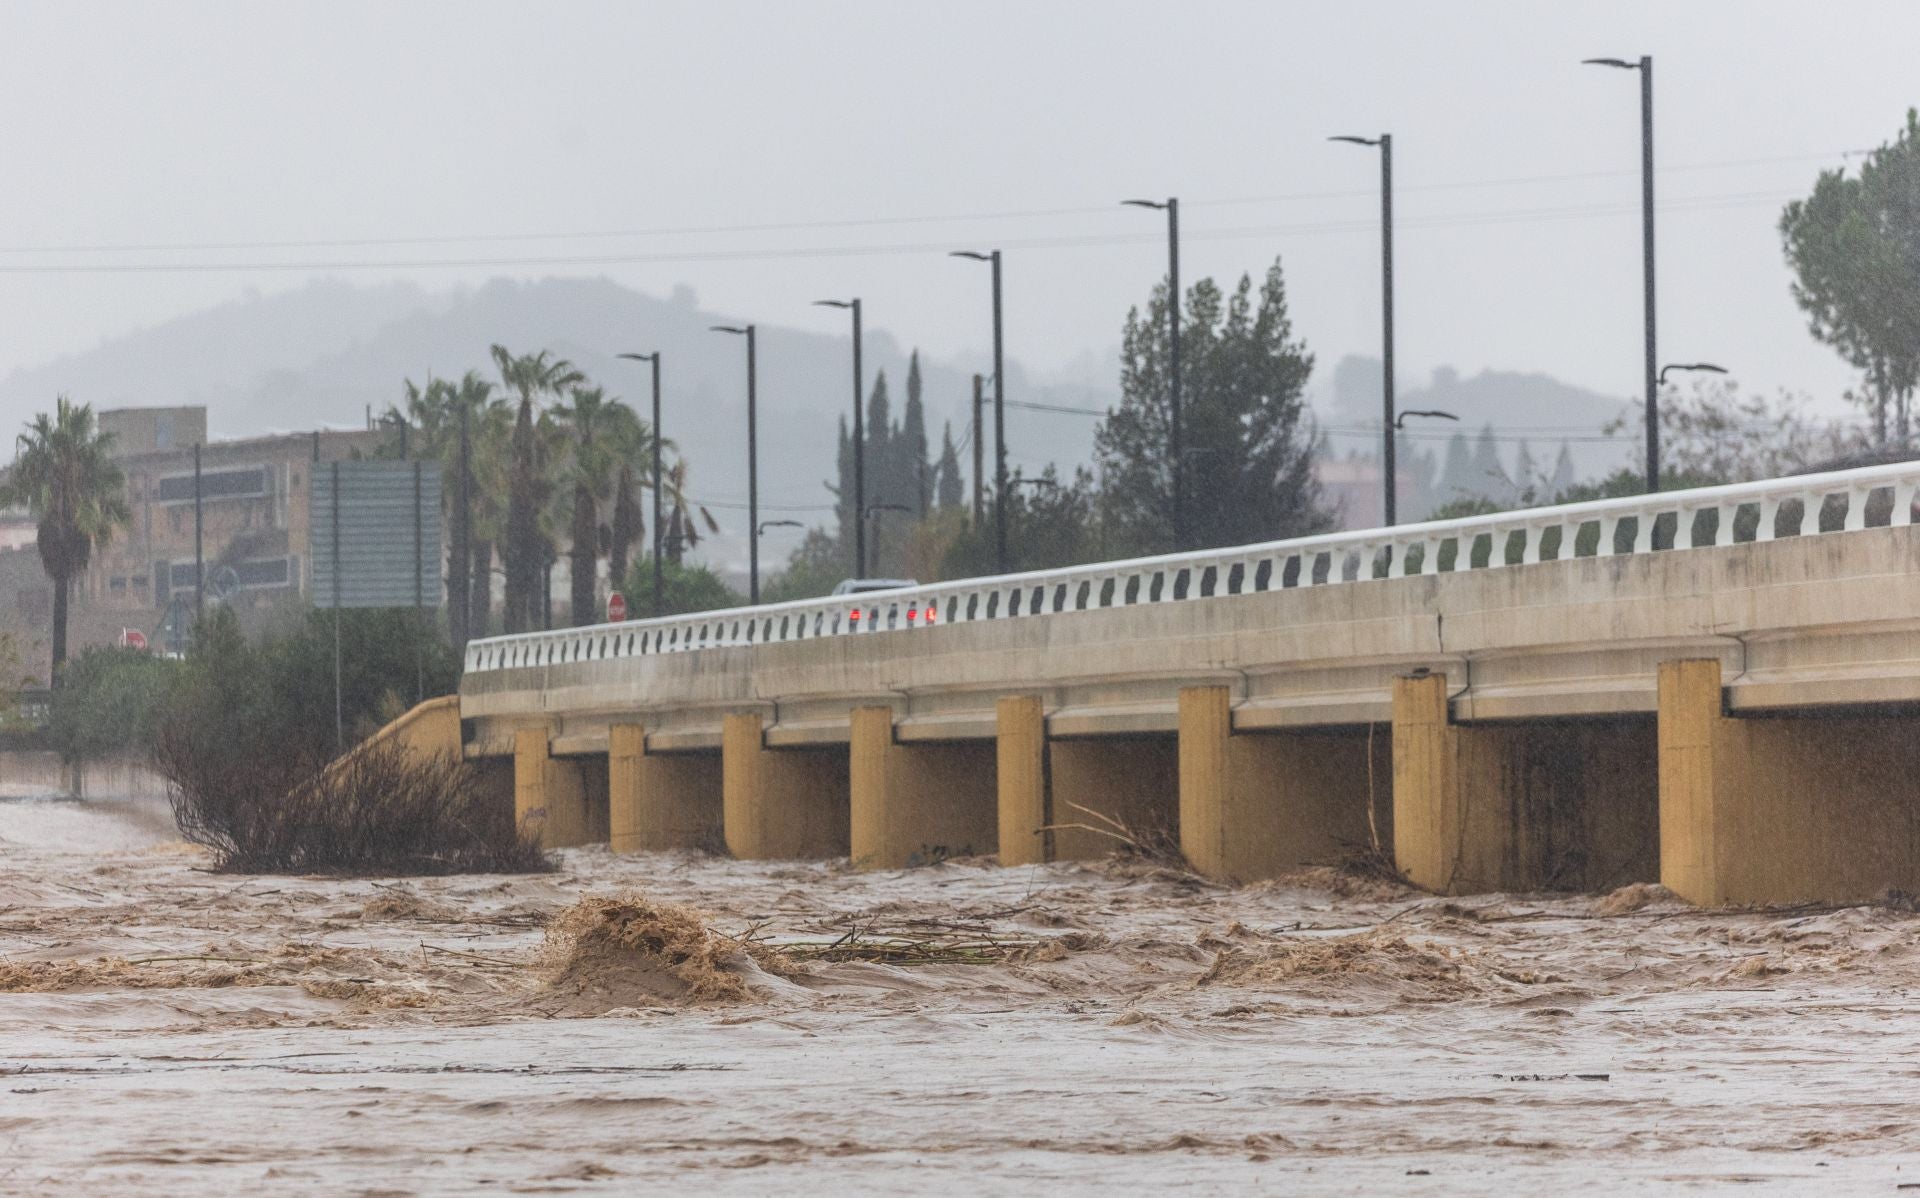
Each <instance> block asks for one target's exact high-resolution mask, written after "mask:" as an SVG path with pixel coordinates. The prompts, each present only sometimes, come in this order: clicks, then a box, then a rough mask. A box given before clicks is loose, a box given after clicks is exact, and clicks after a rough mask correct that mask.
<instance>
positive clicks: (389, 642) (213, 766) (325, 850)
mask: <svg viewBox="0 0 1920 1198" xmlns="http://www.w3.org/2000/svg"><path fill="white" fill-rule="evenodd" d="M342 617H343V618H342V626H341V633H342V637H341V639H342V644H343V647H344V649H345V651H344V652H343V654H342V658H341V666H342V687H341V694H342V702H341V706H342V711H343V714H344V717H345V723H346V726H347V727H348V729H349V730H350V737H351V738H352V740H358V739H359V738H360V737H361V736H362V735H364V734H366V733H369V732H371V731H373V730H374V729H375V728H377V727H378V725H379V723H381V722H382V716H383V714H384V713H385V712H386V711H389V710H391V709H392V708H394V707H397V706H404V703H403V702H402V701H401V700H399V699H398V698H397V695H400V694H405V695H411V694H412V693H413V691H414V687H415V684H416V683H415V679H416V670H417V669H420V668H424V669H425V670H426V672H427V677H428V679H429V683H430V685H431V686H432V687H433V688H435V693H445V691H446V690H449V689H451V687H452V685H453V676H454V670H453V664H452V653H451V651H450V650H447V649H446V648H445V647H444V646H439V645H437V644H427V643H423V640H422V638H430V637H432V636H433V635H434V634H433V630H432V629H431V627H430V626H428V625H427V624H426V623H425V621H423V620H421V619H419V618H418V617H417V616H416V615H415V614H414V613H411V612H383V611H368V612H345V613H342ZM416 654H417V655H418V656H416ZM352 740H350V742H349V743H352ZM335 749H336V741H335V734H334V711H333V617H332V614H331V613H311V614H309V615H308V616H307V617H306V618H304V619H303V620H302V621H301V622H300V623H299V624H298V625H297V626H296V627H294V628H293V629H292V630H291V631H290V632H287V633H285V634H282V635H280V636H277V637H270V638H269V639H267V640H266V641H265V642H264V643H262V644H260V645H258V646H255V645H249V644H248V643H247V641H246V639H245V638H244V637H243V636H242V635H241V634H240V627H239V624H238V622H237V621H235V620H234V618H233V616H232V614H231V613H229V612H225V611H218V612H214V613H211V614H210V615H209V616H208V618H207V619H206V620H204V621H202V622H201V624H200V626H199V627H197V628H196V629H195V630H194V640H193V653H192V655H191V656H190V657H189V658H188V659H187V660H186V661H184V662H181V663H179V664H178V666H177V668H176V671H175V677H174V681H173V685H172V686H171V687H170V688H169V690H168V692H167V695H166V699H165V705H164V710H163V712H162V714H161V715H160V716H159V717H158V719H157V720H156V721H155V727H154V731H153V757H154V764H155V766H156V767H157V768H158V769H159V770H160V772H161V773H162V774H163V775H165V777H166V778H167V780H168V781H169V782H171V783H172V784H173V814H174V822H175V823H176V824H178V825H179V828H180V834H181V835H182V836H184V837H186V838H187V839H188V840H189V841H192V842H193V843H195V844H200V845H205V846H206V847H207V848H210V849H212V850H213V852H214V857H215V861H216V864H217V866H218V868H220V869H222V870H229V871H235V872H249V873H335V874H396V873H459V872H466V871H480V872H528V871H534V870H542V869H546V868H548V864H547V861H546V858H545V856H544V855H543V854H542V853H541V852H540V850H539V848H538V847H537V846H536V845H532V844H530V843H528V842H526V841H523V840H522V839H521V837H520V836H519V834H518V831H517V830H516V829H515V828H514V826H513V809H512V804H511V802H508V801H503V796H497V795H491V794H489V793H487V790H486V788H484V787H483V786H482V785H481V784H480V776H479V774H478V773H477V772H476V770H475V769H474V767H471V766H468V765H466V764H465V763H463V762H460V761H457V760H444V761H421V760H419V759H417V758H415V757H411V756H409V755H408V754H407V753H406V752H405V751H404V750H403V749H401V748H400V747H399V746H398V745H395V744H392V743H381V742H375V743H370V744H367V745H364V746H363V747H362V748H360V749H358V750H357V751H355V752H352V753H349V754H347V755H345V756H344V757H341V758H339V759H338V760H335Z"/></svg>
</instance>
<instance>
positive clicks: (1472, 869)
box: [1393, 674, 1663, 894]
mask: <svg viewBox="0 0 1920 1198" xmlns="http://www.w3.org/2000/svg"><path fill="white" fill-rule="evenodd" d="M1657 758H1658V755H1657V752H1656V744H1655V734H1654V728H1653V727H1652V726H1651V724H1650V723H1649V722H1648V721H1647V720H1645V719H1644V718H1640V719H1631V718H1616V719H1606V720H1558V721H1534V722H1513V723H1502V724H1455V723H1453V722H1452V719H1451V717H1450V714H1449V711H1448V697H1447V679H1446V678H1445V677H1444V676H1443V675H1439V674H1429V675H1419V676H1414V677H1407V678H1398V679H1395V681H1394V688H1393V847H1394V860H1395V861H1396V862H1397V863H1398V865H1399V867H1400V869H1401V870H1402V871H1403V872H1404V873H1405V874H1406V875H1407V877H1408V878H1409V879H1410V880H1411V881H1413V882H1414V883H1415V884H1417V885H1420V886H1425V887H1428V888H1430V889H1432V890H1436V891H1440V892H1442V893H1447V894H1473V893H1480V892H1486V891H1495V890H1556V889H1557V890H1605V889H1611V888H1613V887H1616V886H1620V885H1623V884H1625V883H1627V882H1637V881H1651V880H1653V878H1654V876H1655V875H1656V871H1657V869H1658V864H1657V860H1658V849H1657V844H1658V837H1659V832H1658V828H1659V826H1660V824H1661V823H1662V822H1663V821H1662V820H1661V818H1660V816H1659V812H1660V809H1661V806H1662V800H1661V798H1660V782H1659V776H1658V769H1657V766H1656V762H1657Z"/></svg>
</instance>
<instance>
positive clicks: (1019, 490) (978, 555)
mask: <svg viewBox="0 0 1920 1198" xmlns="http://www.w3.org/2000/svg"><path fill="white" fill-rule="evenodd" d="M1007 489H1008V498H1007V557H1008V563H1007V564H1008V566H1009V568H1011V569H1012V570H1014V571H1016V572H1017V571H1022V570H1045V569H1050V568H1053V567H1056V566H1072V565H1078V564H1080V563H1082V562H1091V561H1099V560H1100V559H1101V558H1104V557H1110V556H1114V553H1112V552H1109V550H1108V547H1107V545H1106V543H1105V541H1104V539H1103V538H1102V536H1101V535H1100V534H1101V529H1100V523H1099V518H1098V511H1097V508H1098V504H1099V500H1100V495H1099V493H1098V491H1097V490H1096V489H1095V487H1094V485H1093V478H1092V476H1091V475H1089V474H1088V473H1087V472H1086V470H1085V469H1084V468H1083V469H1080V470H1076V471H1075V472H1074V475H1073V477H1072V478H1071V479H1062V478H1061V477H1060V475H1059V471H1058V470H1056V469H1055V468H1054V467H1053V466H1051V465H1050V466H1048V467H1047V468H1046V469H1045V470H1043V471H1042V472H1041V473H1040V474H1039V475H1038V476H1037V477H1033V478H1027V477H1023V476H1022V475H1021V474H1020V473H1019V472H1018V471H1015V472H1014V473H1013V474H1012V475H1011V476H1010V477H1009V479H1008V487H1007ZM995 572H996V571H995V561H994V527H993V521H991V520H988V521H985V522H984V524H974V523H971V522H969V523H968V524H966V526H965V527H964V530H963V531H961V532H960V533H959V534H958V535H956V536H955V537H954V538H953V540H952V543H951V547H950V548H949V549H948V551H947V553H946V555H945V557H944V559H943V560H942V561H941V563H940V575H939V577H942V578H967V577H972V576H977V575H983V574H993V573H995ZM922 581H928V580H927V579H922Z"/></svg>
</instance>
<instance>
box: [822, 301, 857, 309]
mask: <svg viewBox="0 0 1920 1198" xmlns="http://www.w3.org/2000/svg"><path fill="white" fill-rule="evenodd" d="M813 306H814V307H816V308H851V307H853V301H852V300H815V301H813Z"/></svg>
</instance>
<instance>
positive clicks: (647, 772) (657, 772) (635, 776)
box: [607, 724, 723, 853]
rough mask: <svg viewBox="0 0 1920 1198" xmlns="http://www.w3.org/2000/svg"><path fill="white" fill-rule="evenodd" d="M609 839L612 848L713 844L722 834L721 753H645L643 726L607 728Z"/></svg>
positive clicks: (634, 850) (642, 849)
mask: <svg viewBox="0 0 1920 1198" xmlns="http://www.w3.org/2000/svg"><path fill="white" fill-rule="evenodd" d="M607 783H608V786H607V789H608V801H609V809H610V810H609V823H610V828H609V844H610V846H611V847H612V849H613V851H614V852H616V853H644V852H651V851H656V850H661V849H712V848H716V847H718V846H719V845H720V844H721V843H723V837H722V834H721V816H720V812H721V797H720V796H721V784H720V756H719V754H717V753H712V752H707V753H649V752H648V751H647V730H646V728H645V727H643V726H642V725H639V724H615V725H613V726H612V727H610V728H609V729H608V730H607Z"/></svg>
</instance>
